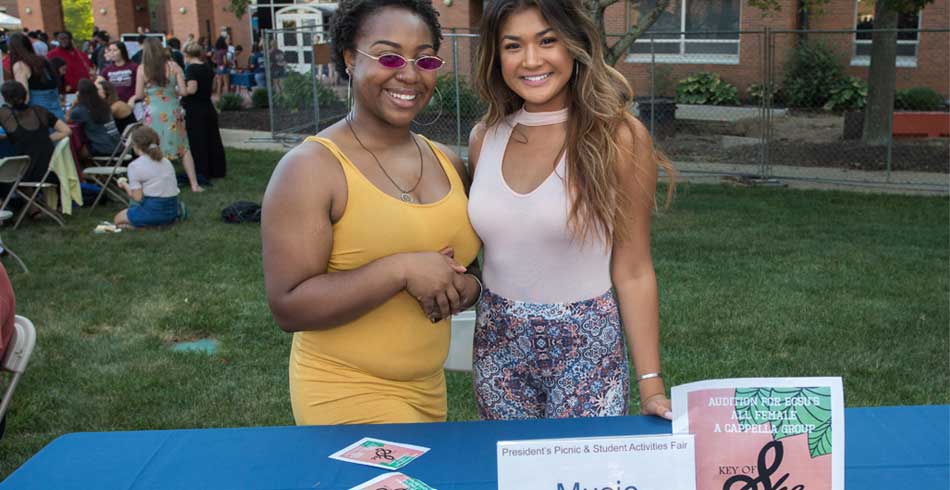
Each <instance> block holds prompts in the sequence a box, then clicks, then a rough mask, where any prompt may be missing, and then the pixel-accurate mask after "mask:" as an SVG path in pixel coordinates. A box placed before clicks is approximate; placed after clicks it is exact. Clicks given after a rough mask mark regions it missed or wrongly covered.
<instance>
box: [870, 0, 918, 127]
mask: <svg viewBox="0 0 950 490" xmlns="http://www.w3.org/2000/svg"><path fill="white" fill-rule="evenodd" d="M932 1H933V0H877V2H876V3H875V4H874V29H875V30H874V32H873V33H872V34H871V66H870V67H869V68H868V97H867V102H866V105H865V108H864V135H863V137H862V139H863V140H864V143H865V144H868V145H886V144H887V142H888V140H889V139H890V137H891V135H890V132H891V124H890V121H891V119H892V118H893V117H894V92H895V90H896V87H895V82H896V79H897V69H896V67H897V32H896V31H894V30H893V29H897V25H898V23H897V22H898V20H899V19H900V14H903V13H914V12H917V11H918V10H920V9H922V8H924V6H925V5H927V4H928V3H930V2H932ZM882 29H884V30H882ZM886 29H892V30H890V31H887V30H886Z"/></svg>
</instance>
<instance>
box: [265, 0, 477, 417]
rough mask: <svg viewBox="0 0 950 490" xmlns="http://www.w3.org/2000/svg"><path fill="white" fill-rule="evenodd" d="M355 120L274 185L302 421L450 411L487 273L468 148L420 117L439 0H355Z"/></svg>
mask: <svg viewBox="0 0 950 490" xmlns="http://www.w3.org/2000/svg"><path fill="white" fill-rule="evenodd" d="M331 35H332V39H333V52H334V55H335V63H336V68H337V71H338V72H340V75H341V76H343V77H344V78H346V79H349V81H350V83H351V90H352V92H353V95H354V96H353V102H354V105H353V110H352V111H351V112H350V114H349V115H348V116H347V118H346V119H344V120H343V121H340V122H338V123H336V124H334V125H333V126H331V127H329V128H327V129H325V130H323V131H321V132H320V134H319V135H318V136H316V137H311V138H308V139H307V141H305V142H304V143H302V144H301V145H299V146H298V147H296V148H294V149H293V150H291V151H290V152H289V153H287V155H285V156H284V158H283V159H282V160H281V161H280V163H279V164H278V165H277V168H276V169H275V171H274V174H273V176H272V177H271V181H270V183H269V185H268V187H267V192H266V194H265V196H264V205H263V219H262V221H261V233H262V237H263V255H264V276H265V277H264V279H265V286H266V289H267V300H268V303H269V304H270V307H271V311H272V313H273V315H274V319H275V320H276V321H277V324H278V325H279V326H280V328H282V329H283V330H285V331H288V332H293V333H294V338H293V344H292V347H291V352H290V369H289V377H290V396H291V405H292V406H293V412H294V418H295V419H296V421H297V424H301V425H309V424H346V423H399V422H430V421H443V420H445V417H446V394H445V378H444V374H443V371H442V364H443V363H444V361H445V358H446V356H447V354H448V347H449V334H450V325H449V317H450V316H451V315H452V314H453V313H456V312H458V311H460V310H462V309H464V308H467V307H468V306H470V305H472V304H473V303H474V302H475V300H476V299H477V298H478V296H479V294H480V292H481V288H480V284H479V282H478V280H477V279H476V278H475V277H474V276H473V275H471V274H469V273H466V268H465V267H463V266H464V265H468V264H470V263H471V262H473V261H474V260H475V257H476V254H477V253H478V249H479V246H480V243H479V241H478V237H477V236H476V235H475V232H474V230H473V229H472V226H471V224H470V223H469V220H468V215H467V205H468V204H467V203H468V198H467V197H466V192H467V188H468V178H467V176H466V172H465V169H464V166H463V165H462V163H461V161H460V160H459V158H458V157H457V156H456V155H455V154H453V153H452V152H451V151H449V150H448V149H446V148H444V147H442V146H441V145H439V144H436V143H432V142H430V141H429V140H427V139H425V138H423V137H421V136H418V135H415V134H413V133H411V132H410V131H409V126H410V124H411V122H412V120H413V118H414V117H415V116H416V115H417V114H418V113H419V112H420V111H421V110H422V109H423V108H424V107H425V106H426V104H427V103H428V102H429V99H430V98H431V96H432V92H433V90H434V87H435V79H436V72H437V69H438V68H439V67H441V65H442V60H441V59H439V58H437V57H436V53H437V52H438V49H439V41H440V39H441V33H440V27H439V23H438V20H437V16H436V13H435V11H434V9H433V8H432V5H431V4H430V3H429V2H428V1H426V0H401V1H397V2H395V3H393V2H386V5H385V6H383V5H381V4H380V2H379V1H378V0H346V1H343V2H341V3H340V4H339V8H338V10H337V12H336V14H335V15H334V23H333V26H332V28H331Z"/></svg>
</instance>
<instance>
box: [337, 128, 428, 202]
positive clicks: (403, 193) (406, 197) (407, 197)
mask: <svg viewBox="0 0 950 490" xmlns="http://www.w3.org/2000/svg"><path fill="white" fill-rule="evenodd" d="M351 115H352V113H350V114H347V116H346V119H345V120H346V127H348V128H350V132H351V133H353V138H354V139H355V140H356V142H357V143H359V144H360V147H361V148H363V149H364V150H366V152H367V153H369V154H370V155H371V156H372V157H373V160H375V161H376V165H378V166H379V169H380V170H382V171H383V175H385V176H386V178H387V179H389V181H390V182H392V184H393V187H395V188H396V189H398V190H399V199H402V200H403V201H405V202H415V200H414V199H413V198H412V195H411V194H409V193H410V192H412V191H414V190H416V187H419V182H422V170H423V166H422V148H420V147H419V142H418V141H416V137H415V136H412V133H410V134H409V136H411V137H412V142H413V143H415V144H416V150H418V151H419V178H418V179H416V183H415V184H413V186H412V188H410V189H408V190H405V189H403V188H402V187H399V184H397V183H396V181H395V180H393V178H392V177H391V176H390V175H389V172H387V171H386V169H385V168H384V167H383V164H382V163H379V158H376V154H375V153H373V152H372V151H370V150H369V148H367V147H366V145H364V144H363V142H362V141H360V137H359V136H357V135H356V131H355V130H354V129H353V125H352V124H350V117H351Z"/></svg>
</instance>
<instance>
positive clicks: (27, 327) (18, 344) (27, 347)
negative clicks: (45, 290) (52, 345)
mask: <svg viewBox="0 0 950 490" xmlns="http://www.w3.org/2000/svg"><path fill="white" fill-rule="evenodd" d="M35 346H36V327H34V326H33V322H31V321H30V320H29V319H27V318H26V317H22V316H20V315H17V316H16V321H15V322H14V328H13V337H12V338H11V339H10V345H9V346H7V352H6V354H4V356H3V360H2V363H0V370H2V371H9V372H11V373H13V378H12V379H11V380H10V384H8V385H7V387H6V390H4V392H3V399H2V401H0V419H2V418H3V415H4V414H5V413H6V412H7V407H9V406H10V399H11V398H13V390H14V389H16V385H17V383H19V382H20V378H21V377H22V376H23V372H24V371H26V363H27V362H29V361H30V355H32V354H33V348H34V347H35Z"/></svg>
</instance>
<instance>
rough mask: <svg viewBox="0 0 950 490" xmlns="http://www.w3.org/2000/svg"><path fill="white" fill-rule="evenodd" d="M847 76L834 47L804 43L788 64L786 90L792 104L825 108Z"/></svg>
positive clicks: (792, 105)
mask: <svg viewBox="0 0 950 490" xmlns="http://www.w3.org/2000/svg"><path fill="white" fill-rule="evenodd" d="M844 78H845V77H844V71H843V70H842V68H841V65H840V64H839V63H838V60H837V59H836V58H835V54H834V52H833V51H832V50H831V49H830V48H828V47H827V46H825V45H824V44H821V43H801V44H799V45H798V47H797V48H796V49H795V52H794V54H793V55H792V59H791V60H790V61H789V63H788V65H787V66H786V69H785V80H784V83H783V86H782V92H783V93H784V94H785V100H786V102H787V103H788V106H789V107H822V106H824V105H825V104H826V103H828V99H829V98H831V92H832V90H834V89H836V88H838V87H839V85H840V83H841V80H843V79H844Z"/></svg>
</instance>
